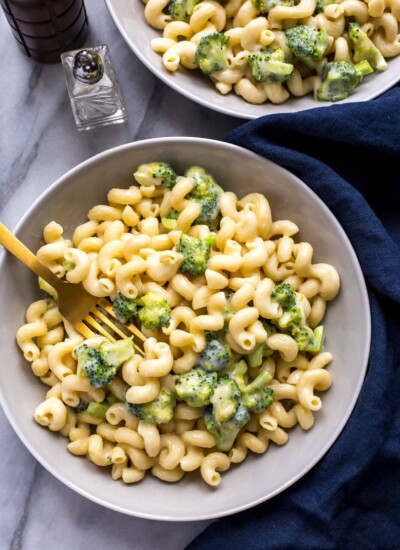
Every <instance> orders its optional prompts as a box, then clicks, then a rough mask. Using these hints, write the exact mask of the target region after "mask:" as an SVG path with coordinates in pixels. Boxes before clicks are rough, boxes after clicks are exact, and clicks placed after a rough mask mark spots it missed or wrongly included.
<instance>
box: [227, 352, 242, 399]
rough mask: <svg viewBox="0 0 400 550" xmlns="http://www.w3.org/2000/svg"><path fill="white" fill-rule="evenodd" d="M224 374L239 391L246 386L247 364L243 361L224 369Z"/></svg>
mask: <svg viewBox="0 0 400 550" xmlns="http://www.w3.org/2000/svg"><path fill="white" fill-rule="evenodd" d="M225 372H226V374H227V375H228V376H229V377H230V378H231V379H232V380H233V381H234V382H235V383H236V385H237V387H238V388H239V390H240V391H243V390H244V388H245V387H246V385H247V364H246V361H244V360H243V359H242V360H241V361H238V362H237V363H236V364H235V365H231V366H230V367H228V368H227V369H226V371H225Z"/></svg>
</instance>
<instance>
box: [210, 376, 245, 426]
mask: <svg viewBox="0 0 400 550" xmlns="http://www.w3.org/2000/svg"><path fill="white" fill-rule="evenodd" d="M240 397H241V393H240V389H239V387H238V385H237V384H236V382H235V381H234V380H232V379H231V378H229V376H228V375H224V376H221V377H220V378H219V379H218V382H217V384H216V385H215V388H214V393H213V395H212V396H211V403H212V405H213V415H214V418H215V420H216V421H217V422H218V423H219V424H221V423H222V422H225V421H226V420H229V418H231V417H232V416H233V415H234V414H235V413H236V411H237V409H238V407H239V402H240Z"/></svg>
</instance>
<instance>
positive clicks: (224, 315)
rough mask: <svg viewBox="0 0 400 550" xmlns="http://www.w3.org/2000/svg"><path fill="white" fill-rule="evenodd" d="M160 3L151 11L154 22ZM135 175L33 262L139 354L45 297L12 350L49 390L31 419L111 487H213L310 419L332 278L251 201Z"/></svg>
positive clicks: (51, 240)
mask: <svg viewBox="0 0 400 550" xmlns="http://www.w3.org/2000/svg"><path fill="white" fill-rule="evenodd" d="M353 1H355V0H345V2H346V3H347V4H346V6H347V8H346V9H350V8H351V9H355V8H354V6H353V7H352V2H353ZM149 2H151V0H149ZM202 4H203V6H200V8H198V9H195V11H194V13H193V16H192V19H193V18H194V19H193V21H195V22H196V23H195V28H196V29H197V28H198V27H200V26H201V24H203V23H204V21H206V22H207V24H208V25H212V26H214V27H216V28H219V27H221V25H222V23H223V21H224V20H223V14H222V12H223V10H224V8H223V7H222V6H221V5H219V4H216V3H215V2H213V1H208V2H203V3H202ZM303 5H308V4H307V3H305V4H302V6H303ZM162 6H163V4H162V2H153V3H152V4H151V5H150V7H151V10H153V12H154V13H153V15H154V17H155V18H156V19H157V21H158V24H161V22H162V21H163V17H164V16H165V14H164V12H163V11H162V10H163V7H162ZM251 6H252V4H251V3H250V5H249V2H246V3H244V4H243V5H242V6H241V7H240V6H239V5H238V4H235V2H233V1H231V2H230V6H229V9H230V10H232V14H233V13H234V12H235V15H234V17H235V19H238V21H241V22H242V23H243V27H241V28H242V31H241V32H237V31H235V30H234V29H232V32H230V35H231V36H232V39H233V43H234V44H235V45H232V55H233V57H237V55H238V53H237V52H236V51H235V48H236V47H237V48H239V47H240V45H242V46H243V45H245V46H246V47H249V44H250V43H251V41H252V40H256V39H257V40H258V38H257V37H258V36H259V34H262V35H263V33H264V31H267V30H268V28H267V26H266V23H265V19H264V18H262V17H259V18H253V19H252V20H250V22H249V21H247V22H246V19H247V17H248V15H249V14H251ZM346 6H345V7H346ZM302 9H303V8H302ZM343 9H344V8H343ZM151 10H150V11H151ZM157 10H158V11H157ZM160 10H161V11H160ZM235 10H236V11H235ZM279 13H282V12H279V11H276V12H275V14H276V21H278V20H279V17H278V14H279ZM302 13H303V12H302ZM192 19H191V20H192ZM202 21H203V23H201V22H202ZM176 23H177V24H175V23H174V24H172V23H168V24H167V25H166V27H165V28H166V29H167V34H168V37H169V39H171V40H173V39H174V40H175V39H176V37H177V36H178V35H177V33H179V32H182V33H186V34H182V36H185V38H189V37H190V32H189V30H188V26H189V24H186V23H184V22H182V23H178V22H176ZM392 23H393V20H392V18H387V17H385V16H381V21H380V23H379V24H377V26H376V29H378V31H377V32H380V29H381V28H384V29H389V30H387V34H389V37H391V35H390V25H392ZM279 24H281V23H279ZM279 32H280V31H277V33H279ZM263 36H264V38H265V33H264V35H263ZM278 36H279V34H278ZM255 37H256V38H255ZM337 40H338V39H337ZM179 43H180V42H179ZM339 48H340V45H339V46H338V50H339ZM338 50H337V51H338ZM303 82H304V81H303ZM134 177H135V180H136V182H137V184H138V185H134V186H129V187H128V188H127V189H123V188H114V189H111V190H110V191H109V193H108V201H109V204H103V205H98V206H95V207H93V208H92V209H91V210H90V211H89V213H88V217H89V221H86V222H85V223H83V224H81V225H80V226H78V227H77V228H76V229H75V230H74V232H73V235H72V240H69V239H67V238H66V237H65V236H64V232H63V228H62V227H61V226H60V225H59V224H57V223H56V222H51V223H49V224H48V225H47V226H46V227H45V229H44V241H45V244H44V245H43V246H42V247H41V248H40V255H41V258H42V260H43V261H45V262H46V263H47V265H49V266H50V267H52V268H53V270H54V271H55V272H56V273H57V274H58V275H59V276H60V277H62V278H64V279H65V280H67V281H68V282H70V283H71V284H74V283H80V282H81V283H82V284H83V286H84V287H85V288H86V290H87V291H88V292H90V293H92V294H93V295H94V296H99V297H100V296H107V297H109V298H110V299H111V301H112V302H113V308H114V311H115V313H116V315H117V318H118V320H119V322H120V323H122V324H124V323H126V324H129V323H131V322H135V323H137V325H138V327H139V328H140V329H141V330H142V332H143V334H144V335H145V336H146V340H145V342H144V345H143V348H144V349H143V355H142V354H140V353H134V349H133V346H132V343H131V341H130V340H129V339H126V340H121V341H119V342H117V343H116V344H109V343H108V342H107V339H106V338H105V337H104V336H95V337H93V338H89V339H86V340H84V338H83V337H82V336H81V335H80V334H78V333H77V331H76V330H75V329H74V328H73V327H72V326H71V325H70V324H69V323H68V322H67V321H65V320H64V319H63V318H62V316H61V315H60V312H59V311H58V308H57V303H56V301H55V300H54V299H52V298H46V299H41V300H37V301H35V302H33V303H32V304H31V305H30V306H29V307H28V309H27V312H26V323H25V324H24V325H23V326H22V327H21V328H20V329H19V330H18V332H17V335H16V338H17V343H18V345H19V347H20V348H21V350H22V352H23V353H24V356H25V358H26V359H27V361H29V362H30V363H31V366H32V372H33V374H34V375H35V376H37V377H39V378H40V379H41V381H42V382H43V383H44V384H46V385H47V386H48V388H47V393H46V394H45V399H44V401H43V402H42V403H40V404H39V405H38V406H37V408H36V410H35V412H34V418H35V420H36V421H37V423H38V424H40V425H41V426H43V427H46V428H48V429H50V430H51V431H58V432H60V434H61V435H63V436H64V437H67V438H68V439H69V443H68V444H67V449H68V451H69V452H71V453H72V454H74V455H77V456H85V455H87V456H88V458H89V459H90V461H91V462H92V463H93V464H94V465H96V466H100V467H103V468H109V469H110V473H111V477H112V479H114V480H122V481H123V482H124V483H128V484H134V483H138V482H140V481H141V480H142V479H143V478H144V477H145V475H146V472H148V473H149V474H151V475H153V476H154V477H157V478H159V479H161V480H163V481H166V482H170V483H173V482H177V481H179V480H180V479H181V478H182V477H183V476H184V475H185V473H186V472H192V471H196V470H197V471H198V473H199V477H200V478H201V479H203V480H204V481H205V482H206V483H207V484H209V485H211V486H217V485H218V484H219V483H220V482H221V474H220V473H221V472H224V471H226V470H228V469H229V467H230V464H231V463H234V464H239V463H241V462H243V461H244V460H245V459H246V457H247V455H248V453H249V452H250V453H257V454H261V453H265V452H266V451H267V450H268V448H269V447H270V446H272V444H275V445H284V444H285V443H286V442H287V441H288V439H289V433H288V430H290V429H292V428H294V427H295V426H296V425H297V424H298V425H299V427H298V428H295V429H303V430H309V429H310V428H311V427H312V426H313V424H314V421H316V419H317V416H318V412H317V411H318V410H319V409H320V408H321V406H322V400H321V397H320V395H319V392H321V391H325V390H327V389H328V388H329V387H330V385H331V383H332V376H331V374H330V372H329V371H328V370H327V367H328V365H329V364H330V363H331V362H332V360H333V357H332V355H331V354H330V353H329V352H328V351H324V349H323V346H322V342H323V327H322V326H321V325H320V323H321V321H322V319H323V317H324V315H325V312H326V309H327V306H328V304H329V301H331V300H333V299H334V298H335V297H336V295H337V293H338V292H339V288H340V279H339V275H338V273H337V271H336V269H335V268H334V267H333V266H331V265H329V264H326V263H321V262H319V263H318V262H316V261H315V258H314V251H313V248H312V246H311V244H310V243H307V242H297V241H296V238H295V235H296V233H297V232H298V231H299V228H298V227H297V225H296V224H294V223H293V222H291V221H290V220H273V217H272V213H271V209H270V206H269V203H268V199H267V198H266V197H264V196H263V195H261V194H259V193H250V194H248V195H246V196H244V197H242V198H240V200H239V199H238V197H236V195H235V194H234V193H232V192H224V191H223V190H222V188H220V187H219V186H218V184H217V183H216V182H215V181H214V179H213V177H212V175H211V174H208V173H207V172H206V171H205V170H204V169H203V168H201V167H191V168H189V169H188V170H187V172H186V173H185V175H184V176H177V175H176V174H175V172H174V171H173V170H172V168H171V167H170V166H169V165H167V164H165V163H158V162H155V163H149V164H145V165H141V166H139V167H138V169H137V170H136V172H135V174H134ZM202 192H203V193H204V192H205V193H206V197H207V201H208V202H207V203H206V204H207V205H208V207H209V205H210V195H211V196H212V197H213V200H214V203H211V204H214V206H213V208H214V210H212V209H211V211H207V210H206V209H205V207H204V202H202V201H203V200H204V199H203V197H202V195H201V193H202ZM127 208H130V209H131V210H130V211H129V212H128V211H126V209H127ZM122 209H125V210H122ZM123 211H124V212H125V215H122V212H123ZM205 212H206V213H207V215H206V214H205ZM133 214H134V215H133ZM128 218H129V220H131V221H130V222H129V223H127V222H128ZM191 247H194V248H191ZM63 262H64V263H63ZM65 262H67V263H68V265H66V264H65ZM118 346H120V347H118ZM115 349H118V350H119V351H118V353H117V352H115V353H116V355H112V354H113V353H114V350H115ZM121 350H124V351H121Z"/></svg>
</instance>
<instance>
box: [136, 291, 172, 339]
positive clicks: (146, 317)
mask: <svg viewBox="0 0 400 550" xmlns="http://www.w3.org/2000/svg"><path fill="white" fill-rule="evenodd" d="M140 304H141V305H142V307H141V309H140V310H139V313H138V318H139V320H140V321H141V322H142V323H143V325H144V326H145V327H146V328H148V329H150V330H157V329H159V328H162V327H165V325H168V323H169V320H170V319H171V308H170V307H169V305H168V302H167V300H166V299H165V298H164V297H163V296H160V295H159V294H156V293H155V292H148V293H147V294H145V295H144V296H142V297H141V298H140Z"/></svg>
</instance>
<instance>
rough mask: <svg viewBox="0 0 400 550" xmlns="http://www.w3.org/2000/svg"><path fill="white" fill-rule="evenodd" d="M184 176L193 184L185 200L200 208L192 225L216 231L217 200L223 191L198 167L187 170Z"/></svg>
mask: <svg viewBox="0 0 400 550" xmlns="http://www.w3.org/2000/svg"><path fill="white" fill-rule="evenodd" d="M185 176H186V177H187V178H190V179H192V180H193V181H194V183H195V187H194V189H193V190H192V191H191V192H190V193H189V194H188V196H187V198H188V199H189V200H192V201H195V202H197V203H199V204H200V206H201V212H200V215H199V216H198V217H197V218H196V219H195V221H194V223H195V224H206V225H208V226H209V227H210V228H211V229H212V230H215V229H217V227H215V226H216V225H217V223H218V215H219V200H220V197H221V195H222V193H223V192H224V190H223V189H222V187H220V186H219V185H218V184H217V182H216V181H215V180H214V178H213V177H212V175H211V174H210V173H209V172H207V171H206V170H204V168H200V167H199V166H192V167H191V168H189V169H188V170H187V171H186V174H185Z"/></svg>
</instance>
